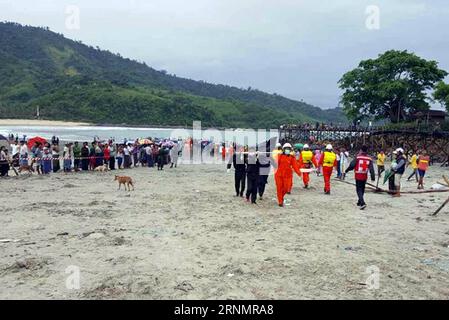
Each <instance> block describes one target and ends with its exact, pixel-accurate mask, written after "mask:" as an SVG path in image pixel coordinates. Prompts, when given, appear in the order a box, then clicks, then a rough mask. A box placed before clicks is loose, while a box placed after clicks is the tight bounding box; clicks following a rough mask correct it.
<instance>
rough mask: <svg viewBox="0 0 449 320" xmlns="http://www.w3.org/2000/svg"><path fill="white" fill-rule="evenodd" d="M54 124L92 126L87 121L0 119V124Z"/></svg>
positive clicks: (58, 125) (59, 125)
mask: <svg viewBox="0 0 449 320" xmlns="http://www.w3.org/2000/svg"><path fill="white" fill-rule="evenodd" d="M24 125H25V126H27V125H29V126H55V127H73V126H94V124H92V123H87V122H74V121H59V120H37V119H0V126H24Z"/></svg>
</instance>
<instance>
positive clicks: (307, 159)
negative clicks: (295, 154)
mask: <svg viewBox="0 0 449 320" xmlns="http://www.w3.org/2000/svg"><path fill="white" fill-rule="evenodd" d="M301 157H302V162H303V163H306V164H310V163H312V158H313V152H312V151H310V150H308V151H306V150H304V151H302V152H301Z"/></svg>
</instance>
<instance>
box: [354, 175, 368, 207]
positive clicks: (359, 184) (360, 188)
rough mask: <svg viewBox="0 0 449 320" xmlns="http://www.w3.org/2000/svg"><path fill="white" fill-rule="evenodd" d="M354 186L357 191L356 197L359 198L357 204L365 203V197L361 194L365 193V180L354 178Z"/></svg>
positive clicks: (362, 204)
mask: <svg viewBox="0 0 449 320" xmlns="http://www.w3.org/2000/svg"><path fill="white" fill-rule="evenodd" d="M355 186H356V191H357V197H358V198H359V201H358V202H357V204H358V205H359V206H364V205H366V203H365V199H364V198H363V196H364V195H365V186H366V180H355Z"/></svg>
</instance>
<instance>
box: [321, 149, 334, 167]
mask: <svg viewBox="0 0 449 320" xmlns="http://www.w3.org/2000/svg"><path fill="white" fill-rule="evenodd" d="M336 159H337V155H336V154H335V153H334V152H332V151H331V152H329V151H324V160H323V167H333V166H334V163H335V160H336Z"/></svg>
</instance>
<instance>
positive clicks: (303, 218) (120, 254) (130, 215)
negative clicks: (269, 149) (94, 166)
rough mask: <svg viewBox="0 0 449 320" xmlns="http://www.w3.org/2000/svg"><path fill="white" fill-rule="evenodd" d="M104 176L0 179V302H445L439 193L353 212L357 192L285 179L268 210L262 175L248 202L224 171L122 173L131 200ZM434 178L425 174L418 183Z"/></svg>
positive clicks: (447, 237)
mask: <svg viewBox="0 0 449 320" xmlns="http://www.w3.org/2000/svg"><path fill="white" fill-rule="evenodd" d="M0 123H1V122H0ZM114 174H115V173H113V172H107V173H79V174H63V173H58V174H52V175H50V176H47V177H41V176H37V175H33V176H28V175H26V174H25V175H23V176H21V177H19V178H16V177H11V178H7V179H0V187H1V190H2V201H1V202H0V212H1V214H0V225H1V226H2V228H1V230H0V239H11V240H13V241H10V242H4V243H1V242H0V299H36V298H39V299H56V298H57V299H59V298H61V299H134V298H135V299H412V298H416V299H424V298H425V299H448V298H449V285H448V284H449V215H448V213H449V207H446V208H445V209H444V210H443V211H442V212H440V214H439V215H438V216H436V217H431V216H429V215H430V214H431V213H432V212H433V211H435V210H436V209H437V208H438V207H439V205H440V204H441V203H443V201H444V200H445V199H446V198H447V197H448V196H449V193H433V194H421V195H403V196H402V197H401V198H398V199H392V198H391V197H389V196H387V195H384V194H374V193H368V194H367V196H366V200H367V203H368V208H367V209H366V211H360V210H358V208H357V207H356V205H355V203H356V195H355V188H354V187H352V186H350V185H347V184H343V183H340V182H337V181H333V191H332V192H333V193H332V195H331V196H325V195H323V192H322V188H323V182H322V180H321V179H322V178H317V177H316V176H314V177H312V182H311V185H312V188H311V189H309V190H304V189H302V185H300V180H299V178H298V177H296V178H295V185H294V189H293V194H292V195H291V196H288V199H289V201H290V202H289V205H288V206H287V207H285V208H278V207H277V206H276V202H275V188H274V181H273V177H270V178H269V185H268V189H267V191H266V197H265V199H264V200H262V201H258V205H250V204H247V203H246V202H244V201H243V200H242V199H240V198H236V197H234V196H233V195H234V190H233V173H229V174H228V173H226V170H225V166H224V165H194V166H193V165H190V166H180V167H178V168H177V169H169V168H167V169H165V170H164V171H163V172H158V171H157V170H155V169H148V168H137V169H131V170H126V171H121V172H120V174H126V175H129V176H131V177H133V178H134V180H135V181H136V190H135V191H134V192H132V191H131V192H127V191H124V190H121V191H118V190H117V184H116V183H115V182H114V181H113V178H114ZM442 174H449V170H448V169H447V168H444V169H443V168H441V167H439V166H433V167H431V169H430V171H429V177H428V179H427V184H426V187H427V188H429V187H430V186H431V185H432V184H433V183H435V182H436V181H439V180H441V176H442ZM348 181H352V175H350V177H348ZM415 188H416V185H415V183H412V182H404V189H405V190H415ZM73 266H74V267H75V268H79V271H80V283H79V284H80V287H79V289H76V288H75V289H72V288H67V286H66V281H67V278H68V277H69V276H70V275H71V271H70V270H73ZM376 268H377V269H376ZM370 270H378V271H379V273H378V275H379V282H378V284H379V285H378V288H372V287H370V286H367V278H368V277H369V272H370ZM66 272H68V273H66Z"/></svg>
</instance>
